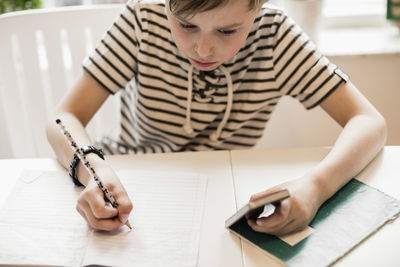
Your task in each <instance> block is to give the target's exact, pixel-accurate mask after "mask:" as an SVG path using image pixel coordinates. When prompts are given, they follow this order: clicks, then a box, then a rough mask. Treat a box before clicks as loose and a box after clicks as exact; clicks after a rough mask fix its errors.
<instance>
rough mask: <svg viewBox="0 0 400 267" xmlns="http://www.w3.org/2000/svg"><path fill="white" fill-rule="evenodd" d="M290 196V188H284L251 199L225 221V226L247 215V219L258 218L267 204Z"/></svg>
mask: <svg viewBox="0 0 400 267" xmlns="http://www.w3.org/2000/svg"><path fill="white" fill-rule="evenodd" d="M288 197H290V194H289V190H287V189H282V190H279V191H277V192H274V193H272V194H269V195H267V196H265V197H263V198H260V199H257V200H254V201H250V202H249V203H247V204H246V205H244V206H243V207H242V208H241V209H239V210H238V211H237V212H236V213H235V214H233V215H232V216H231V217H230V218H229V219H227V220H226V221H225V227H226V228H228V227H230V226H231V225H232V224H234V223H235V222H237V221H238V220H240V219H242V218H243V217H245V218H246V219H256V218H258V216H259V215H260V214H261V213H262V212H263V210H264V206H265V205H268V204H274V205H277V204H278V203H279V202H280V201H282V200H284V199H286V198H288Z"/></svg>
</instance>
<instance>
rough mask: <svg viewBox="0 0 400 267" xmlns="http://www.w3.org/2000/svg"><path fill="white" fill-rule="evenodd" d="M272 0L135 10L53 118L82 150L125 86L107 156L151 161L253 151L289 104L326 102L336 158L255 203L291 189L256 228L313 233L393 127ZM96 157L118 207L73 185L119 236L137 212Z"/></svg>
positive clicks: (55, 140) (97, 223) (183, 0)
mask: <svg viewBox="0 0 400 267" xmlns="http://www.w3.org/2000/svg"><path fill="white" fill-rule="evenodd" d="M263 2H265V1H262V0H218V1H217V0H204V1H195V0H180V1H178V0H167V1H165V3H164V2H163V1H156V2H153V3H135V2H133V1H130V2H128V4H127V6H126V8H125V10H124V11H123V12H122V14H121V16H120V17H119V18H118V19H117V20H116V21H115V22H114V25H113V26H112V28H111V29H110V30H109V31H108V32H107V34H106V36H105V37H104V38H103V40H102V41H101V43H100V44H99V45H98V47H97V48H96V50H95V51H94V52H93V53H92V54H91V55H90V56H89V58H88V59H87V60H86V61H85V62H84V69H85V71H84V74H83V75H82V77H81V78H80V79H79V81H78V82H77V84H76V86H75V87H74V88H73V89H72V91H70V92H68V94H67V95H66V96H65V98H64V99H63V100H62V101H61V103H60V105H59V106H58V108H57V111H56V114H55V117H57V118H60V119H62V120H63V121H64V123H65V125H66V126H67V128H68V129H69V131H70V132H71V134H72V135H73V136H74V137H75V139H76V141H77V143H78V145H79V146H87V145H90V144H91V141H90V140H89V138H88V136H87V134H86V132H85V130H84V126H85V125H86V124H87V123H88V122H89V120H90V119H91V118H92V116H93V115H94V114H95V112H96V111H97V110H98V109H99V108H100V106H101V105H102V103H103V102H104V101H105V100H106V98H107V97H108V96H109V94H113V93H115V92H117V91H118V90H120V89H123V90H122V93H121V114H122V119H121V132H120V135H119V137H118V139H117V140H111V139H105V140H104V141H103V143H102V146H103V148H104V149H105V150H106V151H107V152H108V153H154V152H174V151H188V150H194V151H197V150H214V149H240V148H248V147H251V146H253V145H254V144H256V142H257V140H258V139H259V138H260V137H261V135H262V132H263V130H264V128H265V125H266V123H267V121H268V119H269V116H270V113H271V112H272V111H273V109H274V107H275V105H276V104H277V102H278V101H279V99H280V97H282V96H284V95H290V96H292V97H295V98H296V99H298V100H299V101H300V102H301V103H303V105H304V106H305V107H306V108H312V107H314V106H316V105H320V106H321V107H322V108H323V109H324V110H325V111H326V112H327V113H328V114H329V115H330V116H331V117H332V118H333V119H334V120H336V121H337V122H338V123H339V124H340V125H342V126H343V127H344V129H343V131H342V133H341V135H340V136H339V138H338V140H337V142H336V143H335V145H334V147H333V148H332V150H331V151H330V153H329V154H328V155H327V157H326V158H325V159H324V160H323V161H322V162H321V163H320V164H319V165H318V166H316V167H315V168H314V169H312V170H311V171H310V172H309V173H307V174H305V175H304V176H302V177H300V178H299V179H297V180H293V181H290V182H288V183H285V184H283V185H279V186H277V187H276V188H272V189H269V190H267V191H265V192H262V193H259V194H256V195H253V196H252V197H251V198H252V199H256V198H259V197H262V196H264V195H265V194H268V193H270V192H273V191H275V190H277V189H279V188H282V187H285V188H288V189H289V191H290V192H291V197H290V198H289V199H286V200H284V201H283V202H282V203H281V205H280V206H279V207H278V208H277V209H276V211H275V213H274V214H273V215H272V216H270V217H268V218H262V219H257V220H249V221H248V223H249V225H250V226H251V227H252V228H253V229H254V230H255V231H260V232H266V233H270V234H275V235H282V234H286V233H290V232H293V231H297V230H300V229H302V228H304V227H305V226H306V225H307V224H308V223H309V222H310V221H311V219H312V218H313V217H314V215H315V213H316V211H317V209H318V208H319V207H320V205H321V204H322V203H323V202H324V201H325V200H327V199H328V198H329V197H330V196H331V195H332V194H334V193H335V192H336V191H337V190H338V189H339V188H340V187H342V186H343V185H344V184H346V183H347V182H348V181H349V179H351V177H353V176H354V175H356V174H357V173H358V172H359V171H360V170H361V169H362V168H364V167H365V166H366V165H367V163H368V162H369V161H370V160H371V159H372V158H373V157H374V156H375V155H376V154H377V152H378V151H379V150H380V149H381V148H382V146H383V145H384V142H385V138H386V124H385V121H384V119H383V118H382V116H381V115H380V114H379V113H378V112H377V111H376V110H375V108H374V107H373V106H372V105H371V104H370V103H369V102H368V101H367V100H366V99H365V98H364V97H363V96H362V95H361V94H360V93H359V92H358V91H357V89H356V88H355V87H354V86H353V85H352V84H351V83H350V82H348V81H347V77H346V76H345V74H343V73H342V72H341V71H340V70H339V69H338V68H337V67H336V66H334V65H333V64H332V63H330V62H329V61H328V60H327V59H326V58H325V57H323V56H322V55H320V53H319V52H318V50H316V48H315V46H314V45H313V44H312V43H311V42H310V41H309V39H308V37H307V36H306V35H304V34H303V33H302V32H301V30H300V29H299V28H298V27H297V26H296V25H294V23H293V21H291V20H290V19H289V18H288V17H287V16H286V15H285V14H284V13H282V12H281V11H279V10H275V9H271V8H262V4H263ZM47 132H48V138H49V141H50V143H51V144H52V146H53V148H54V150H55V152H56V154H57V157H58V159H59V161H60V162H61V163H62V164H63V166H65V167H67V166H69V163H70V160H71V158H72V157H73V155H72V154H73V153H72V150H71V149H70V147H69V145H68V144H67V143H66V141H65V139H64V137H63V136H62V134H61V133H60V132H59V130H58V128H57V126H56V125H55V123H54V119H52V120H50V121H49V123H48V127H47ZM91 152H94V153H91ZM87 153H88V154H87V158H88V159H89V161H90V162H91V164H92V166H93V167H94V168H95V169H96V173H97V174H98V175H99V176H100V177H102V179H103V180H104V181H103V182H104V184H105V185H106V186H107V188H108V189H109V190H110V191H111V192H112V194H113V195H114V197H115V198H116V200H117V202H118V203H119V207H118V210H117V209H114V208H111V207H109V206H107V205H106V204H105V202H104V198H103V194H102V192H101V191H100V189H99V188H98V187H97V185H96V184H95V183H94V181H92V179H89V174H88V173H87V172H86V171H85V169H84V168H82V166H80V167H79V166H78V167H77V168H76V169H75V170H76V173H77V176H74V179H75V180H77V183H78V184H79V183H82V184H83V185H84V186H85V189H84V190H83V191H82V193H81V195H80V197H79V199H78V203H77V210H78V212H79V213H80V214H81V215H82V216H83V218H85V220H86V221H87V222H88V223H89V225H90V226H92V227H93V228H95V229H101V230H114V229H117V228H119V227H121V226H122V225H123V223H125V222H126V220H127V218H128V215H129V213H130V211H131V210H132V203H131V201H130V199H129V198H128V196H127V194H126V192H125V190H124V188H123V186H122V184H121V183H120V181H119V179H118V177H117V176H116V175H115V173H114V171H113V170H112V168H111V167H110V166H108V165H107V162H106V161H103V160H102V159H100V157H99V156H98V155H97V154H98V151H97V150H96V149H94V148H91V149H88V151H87ZM96 153H97V154H96ZM116 216H117V217H118V219H116V218H115V217H116Z"/></svg>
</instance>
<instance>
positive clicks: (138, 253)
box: [83, 170, 207, 266]
mask: <svg viewBox="0 0 400 267" xmlns="http://www.w3.org/2000/svg"><path fill="white" fill-rule="evenodd" d="M118 176H119V177H120V179H121V180H122V183H123V184H124V186H125V188H126V190H127V192H128V194H129V196H130V198H131V200H132V201H133V205H134V208H133V213H132V214H131V217H130V218H129V220H130V222H131V224H132V226H133V230H131V231H129V229H128V228H127V227H124V228H121V229H120V231H119V232H117V233H109V234H105V233H101V232H93V235H92V236H91V237H90V241H89V245H88V248H87V251H86V255H85V259H84V262H83V264H84V265H89V264H102V265H112V266H196V265H197V258H198V255H197V254H198V251H199V239H200V230H201V221H202V215H203V210H204V200H205V192H206V181H207V180H206V177H204V176H200V175H198V174H190V173H173V172H172V173H171V172H148V171H128V170H124V171H119V172H118Z"/></svg>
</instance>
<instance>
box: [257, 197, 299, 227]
mask: <svg viewBox="0 0 400 267" xmlns="http://www.w3.org/2000/svg"><path fill="white" fill-rule="evenodd" d="M290 210H291V205H290V203H289V202H288V201H283V202H282V203H281V204H280V205H276V207H275V211H274V213H272V214H271V215H270V216H268V217H263V218H258V219H257V220H256V221H255V222H256V224H257V225H260V226H262V227H265V228H268V229H276V228H279V227H282V225H286V224H287V223H288V222H289V220H290V218H289V215H290Z"/></svg>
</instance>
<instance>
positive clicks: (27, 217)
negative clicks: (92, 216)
mask: <svg viewBox="0 0 400 267" xmlns="http://www.w3.org/2000/svg"><path fill="white" fill-rule="evenodd" d="M27 177H28V176H25V175H24V172H22V175H21V178H20V179H19V181H18V182H17V183H16V185H15V187H14V190H13V191H12V192H11V194H10V195H9V197H8V199H7V200H6V202H5V205H3V207H2V208H1V210H0V236H1V238H0V263H1V264H10V265H11V264H21V265H27V264H30V265H59V266H78V265H79V264H80V262H81V260H82V256H83V252H84V248H85V247H86V244H87V236H88V227H87V226H86V223H85V221H84V220H83V219H82V218H81V217H80V216H79V214H78V213H77V212H76V210H75V203H76V197H77V195H78V191H76V188H74V186H73V184H71V180H70V178H69V177H68V175H67V174H66V173H65V172H43V173H42V174H38V173H37V172H36V173H35V179H31V178H32V175H29V177H28V178H29V179H26V178H27Z"/></svg>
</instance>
